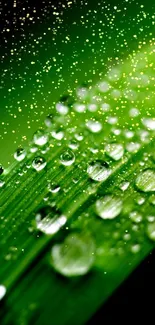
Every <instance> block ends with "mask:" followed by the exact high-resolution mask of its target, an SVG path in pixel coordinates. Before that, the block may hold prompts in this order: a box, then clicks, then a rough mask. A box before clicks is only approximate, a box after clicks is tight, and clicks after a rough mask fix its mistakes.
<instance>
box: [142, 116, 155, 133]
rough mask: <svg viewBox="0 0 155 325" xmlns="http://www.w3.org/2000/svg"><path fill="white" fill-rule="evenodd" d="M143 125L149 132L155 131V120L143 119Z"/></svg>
mask: <svg viewBox="0 0 155 325" xmlns="http://www.w3.org/2000/svg"><path fill="white" fill-rule="evenodd" d="M142 123H143V125H144V126H145V127H146V128H147V129H148V130H151V131H154V130H155V119H154V118H143V119H142Z"/></svg>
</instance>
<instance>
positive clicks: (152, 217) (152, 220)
mask: <svg viewBox="0 0 155 325" xmlns="http://www.w3.org/2000/svg"><path fill="white" fill-rule="evenodd" d="M147 220H148V222H154V221H155V217H154V216H147Z"/></svg>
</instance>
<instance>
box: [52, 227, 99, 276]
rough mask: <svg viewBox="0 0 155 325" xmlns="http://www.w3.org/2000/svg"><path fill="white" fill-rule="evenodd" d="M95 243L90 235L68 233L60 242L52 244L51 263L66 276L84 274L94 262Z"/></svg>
mask: <svg viewBox="0 0 155 325" xmlns="http://www.w3.org/2000/svg"><path fill="white" fill-rule="evenodd" d="M94 253H95V244H94V240H93V239H92V237H90V235H87V234H85V235H83V236H82V235H80V234H76V233H73V234H70V235H68V236H67V237H66V239H65V241H64V242H63V243H61V244H56V245H54V246H53V248H52V251H51V257H52V264H53V267H54V268H55V270H56V271H58V272H59V273H61V274H62V275H64V276H67V277H73V276H80V275H84V274H86V273H87V272H88V271H89V270H90V269H91V267H92V265H93V263H94V259H95V257H94Z"/></svg>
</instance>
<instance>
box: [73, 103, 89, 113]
mask: <svg viewBox="0 0 155 325" xmlns="http://www.w3.org/2000/svg"><path fill="white" fill-rule="evenodd" d="M73 107H74V110H75V111H76V112H78V113H83V112H84V111H85V110H86V105H84V104H79V103H75V104H74V106H73Z"/></svg>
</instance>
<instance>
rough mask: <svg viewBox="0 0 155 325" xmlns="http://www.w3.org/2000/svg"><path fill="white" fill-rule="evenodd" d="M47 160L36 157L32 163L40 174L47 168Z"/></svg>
mask: <svg viewBox="0 0 155 325" xmlns="http://www.w3.org/2000/svg"><path fill="white" fill-rule="evenodd" d="M46 164H47V163H46V160H45V159H44V158H43V157H36V158H34V160H33V162H32V167H33V168H34V169H35V170H37V171H38V172H39V171H41V170H42V169H44V168H45V166H46Z"/></svg>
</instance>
